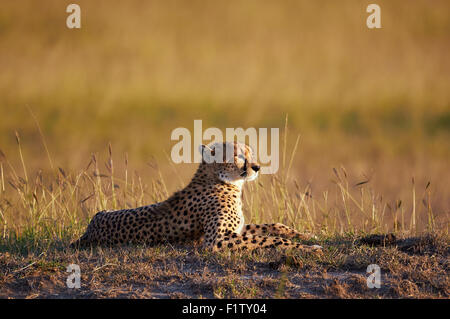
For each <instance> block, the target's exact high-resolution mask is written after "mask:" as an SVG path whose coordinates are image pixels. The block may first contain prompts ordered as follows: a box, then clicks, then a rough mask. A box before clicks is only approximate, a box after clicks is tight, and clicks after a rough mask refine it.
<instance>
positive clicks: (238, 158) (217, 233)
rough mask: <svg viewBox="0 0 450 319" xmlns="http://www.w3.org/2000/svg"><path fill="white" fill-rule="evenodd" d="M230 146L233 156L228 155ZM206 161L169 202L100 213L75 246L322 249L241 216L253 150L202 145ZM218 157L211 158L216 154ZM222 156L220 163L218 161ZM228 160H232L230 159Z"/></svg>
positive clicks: (254, 167)
mask: <svg viewBox="0 0 450 319" xmlns="http://www.w3.org/2000/svg"><path fill="white" fill-rule="evenodd" d="M227 147H230V148H231V152H232V154H233V155H234V156H231V158H227V157H226V152H225V151H223V152H222V153H221V150H226V148H227ZM200 151H201V152H202V156H203V161H202V163H201V164H200V165H199V167H198V169H197V172H196V173H195V175H194V177H193V178H192V180H191V182H190V183H189V184H188V185H187V186H186V187H185V188H184V189H183V190H181V191H178V192H176V193H174V194H173V195H172V196H171V197H169V198H168V199H167V200H166V201H164V202H160V203H156V204H153V205H148V206H143V207H139V208H134V209H124V210H119V211H108V212H107V211H102V212H99V213H97V214H96V215H95V216H94V218H93V219H92V221H91V222H90V224H89V225H88V227H87V230H86V232H85V234H84V235H83V236H82V237H81V238H80V239H79V240H78V241H76V242H75V243H74V244H73V246H75V247H79V246H86V245H118V244H128V243H145V244H148V245H154V244H159V243H166V242H169V243H175V242H186V241H191V240H196V239H200V238H202V237H203V245H204V246H205V247H208V248H212V249H213V250H216V251H217V250H223V249H231V250H235V249H249V250H250V249H255V248H269V247H280V248H295V249H301V250H304V251H308V252H320V249H321V247H320V246H305V245H302V244H300V243H295V242H292V241H291V240H289V239H288V238H296V237H297V238H302V239H304V238H305V236H304V235H302V234H301V233H299V232H297V231H296V230H294V229H291V228H289V227H287V226H285V225H283V224H279V223H277V224H262V225H256V224H247V225H245V223H244V216H243V214H242V201H241V196H242V187H243V183H244V182H245V181H248V180H253V179H255V178H256V177H257V176H258V171H259V165H258V164H257V162H256V160H255V159H254V156H253V153H252V150H251V149H250V148H249V147H248V146H247V145H245V144H241V143H229V142H227V143H223V144H218V143H216V144H213V145H211V146H204V145H202V147H201V150H200ZM213 156H215V159H214V160H213V161H211V160H212V157H213ZM220 159H222V161H221V160H220ZM227 159H228V161H227Z"/></svg>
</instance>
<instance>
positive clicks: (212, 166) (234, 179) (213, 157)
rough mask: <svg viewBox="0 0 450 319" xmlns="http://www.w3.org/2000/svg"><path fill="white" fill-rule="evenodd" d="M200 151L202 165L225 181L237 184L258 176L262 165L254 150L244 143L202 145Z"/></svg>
mask: <svg viewBox="0 0 450 319" xmlns="http://www.w3.org/2000/svg"><path fill="white" fill-rule="evenodd" d="M200 152H201V154H202V158H203V161H202V165H204V166H205V167H206V169H208V170H209V171H210V172H212V173H213V174H214V175H215V176H216V177H217V178H218V179H219V180H221V181H223V182H225V183H230V184H237V183H242V182H244V181H252V180H254V179H256V177H258V171H259V169H260V166H259V164H258V163H257V161H256V158H255V156H254V153H253V150H252V149H251V148H250V147H249V146H247V145H245V144H243V143H237V142H224V143H213V144H210V145H201V146H200Z"/></svg>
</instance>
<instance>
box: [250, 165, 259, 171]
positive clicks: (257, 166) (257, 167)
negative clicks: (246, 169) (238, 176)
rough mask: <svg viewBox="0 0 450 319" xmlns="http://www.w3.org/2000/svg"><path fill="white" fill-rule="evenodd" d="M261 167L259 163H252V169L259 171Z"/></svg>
mask: <svg viewBox="0 0 450 319" xmlns="http://www.w3.org/2000/svg"><path fill="white" fill-rule="evenodd" d="M259 168H260V166H259V165H252V170H254V171H255V172H257V171H259Z"/></svg>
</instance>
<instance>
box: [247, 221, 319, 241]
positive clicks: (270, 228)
mask: <svg viewBox="0 0 450 319" xmlns="http://www.w3.org/2000/svg"><path fill="white" fill-rule="evenodd" d="M241 235H242V236H248V235H261V236H267V235H274V236H279V237H284V238H299V239H302V240H309V239H312V238H313V237H314V236H313V235H308V234H302V233H300V232H298V231H296V230H295V229H292V228H290V227H288V226H286V225H284V224H281V223H276V224H247V225H245V226H244V228H243V230H242V233H241Z"/></svg>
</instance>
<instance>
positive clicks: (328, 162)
mask: <svg viewBox="0 0 450 319" xmlns="http://www.w3.org/2000/svg"><path fill="white" fill-rule="evenodd" d="M72 2H73V1H72ZM72 2H71V1H61V0H54V1H50V0H46V1H39V2H37V1H31V0H29V1H4V2H2V5H1V10H0V150H1V151H2V152H3V153H4V154H5V155H6V158H7V160H8V161H9V162H10V164H11V165H12V166H13V167H15V168H16V169H17V170H20V168H21V161H20V156H19V153H18V149H17V143H16V137H15V131H17V132H18V134H19V136H20V141H21V145H22V152H23V154H22V155H23V158H24V162H25V163H26V166H27V169H28V173H29V175H32V174H33V173H35V172H37V171H38V170H44V171H46V170H49V169H50V167H51V166H53V167H63V168H64V169H65V170H69V171H70V170H75V171H76V170H80V169H83V168H85V167H86V166H87V164H88V163H89V161H90V159H91V154H92V153H96V154H98V156H99V158H101V159H102V158H103V161H104V160H105V158H106V157H107V156H108V143H111V145H112V150H113V157H114V159H115V164H116V167H118V168H119V169H120V167H121V165H122V166H123V165H124V164H123V163H124V162H125V154H127V156H128V165H129V167H130V168H132V169H133V170H136V171H139V173H140V174H141V176H142V178H143V180H144V181H150V180H151V179H152V178H153V177H154V176H155V174H156V173H155V170H153V169H152V167H150V166H152V165H154V164H152V165H148V163H149V162H152V163H157V165H158V167H159V168H160V171H161V172H162V174H163V176H165V178H166V182H167V187H168V188H169V191H173V190H175V189H176V188H179V187H180V185H181V184H183V183H186V182H187V181H188V180H189V177H190V175H191V174H192V172H193V170H194V169H195V165H194V166H192V165H186V164H180V165H175V164H169V155H170V150H171V147H172V146H173V145H174V144H175V142H173V141H171V140H170V133H171V131H172V130H173V129H175V128H177V127H186V128H188V129H190V130H191V129H193V120H194V119H201V120H203V127H204V128H207V127H218V128H220V129H223V130H224V129H225V128H226V127H244V128H247V127H256V128H259V127H268V128H271V127H280V129H281V132H282V134H286V131H285V129H284V127H285V121H286V117H287V118H288V135H287V136H288V137H287V146H288V148H287V152H286V153H287V154H288V155H286V156H285V158H284V159H283V158H282V159H281V162H282V165H283V163H284V168H286V166H287V165H288V164H287V163H288V162H289V161H290V156H291V153H292V152H291V151H290V150H292V148H293V147H294V145H295V142H296V141H297V137H298V136H300V139H299V143H298V148H297V151H296V152H295V156H294V157H293V160H292V167H291V169H290V171H289V177H290V178H292V179H293V180H295V182H296V183H297V184H298V185H299V188H300V189H305V188H308V189H309V191H308V192H309V194H310V195H311V194H312V196H316V198H318V197H320V196H322V194H324V193H326V192H327V191H328V190H330V189H333V188H335V186H334V184H333V182H332V179H333V178H335V175H334V172H333V168H336V169H339V170H340V169H341V168H342V167H344V168H345V175H347V177H346V178H348V179H349V181H350V182H349V187H350V189H351V190H354V191H356V192H358V191H359V189H358V188H357V186H355V185H356V184H357V183H359V182H362V181H363V182H366V181H367V183H366V184H365V185H366V186H368V187H370V189H371V192H373V194H374V195H373V196H374V199H375V198H378V197H377V196H379V197H380V200H381V199H383V200H385V201H386V202H387V203H391V206H394V204H393V203H394V202H395V203H398V201H399V200H401V201H403V203H404V204H403V205H404V206H403V207H405V208H404V209H405V212H406V213H409V212H410V210H411V209H412V208H411V207H412V205H413V204H412V196H415V195H413V192H412V191H411V190H412V187H413V186H412V178H414V183H415V186H414V187H415V188H416V189H417V202H418V203H417V206H418V207H419V206H420V207H421V209H423V210H424V211H426V210H427V209H429V207H427V205H428V202H424V203H423V204H422V203H421V202H420V201H421V200H422V195H423V194H424V193H425V187H426V185H427V183H428V182H431V185H430V188H429V190H430V192H431V193H430V200H431V203H432V208H433V212H434V213H435V214H436V215H437V216H438V217H437V218H438V219H439V220H440V222H441V223H444V225H447V227H448V215H449V212H450V211H449V207H450V205H449V204H450V196H449V195H450V191H449V189H450V185H449V181H450V170H449V156H450V138H449V137H450V89H449V83H450V82H449V76H450V62H449V58H448V52H449V46H450V41H449V40H450V33H449V30H450V19H449V14H448V13H449V10H450V2H448V1H444V0H443V1H437V0H436V1H433V2H432V3H431V2H429V1H425V0H423V1H419V0H418V1H407V2H406V1H395V0H394V1H392V0H390V1H382V0H377V1H376V3H377V4H378V5H380V7H381V24H382V29H368V28H367V26H366V19H367V17H368V15H369V13H367V12H366V8H367V6H368V5H369V4H370V3H372V2H373V1H357V0H345V1H325V0H323V1H312V0H308V1H275V0H267V1H257V0H246V1H235V0H231V1H205V0H203V1H197V0H195V1H173V0H169V1H167V0H165V1H148V0H145V1H144V0H140V1H139V0H129V1H121V2H111V1H82V0H77V1H75V3H77V4H79V5H80V7H81V26H82V27H81V29H68V28H67V27H66V18H67V16H68V15H69V14H68V13H66V7H67V6H68V5H69V4H70V3H72ZM283 136H285V135H283ZM45 145H47V148H48V153H47V151H46V149H45ZM49 157H50V160H49ZM5 167H6V165H5ZM282 168H283V167H282ZM119 169H118V170H119ZM5 170H6V168H5ZM5 174H7V173H5ZM119 174H120V173H119ZM174 178H176V179H174ZM170 181H176V182H173V183H172V182H170ZM336 196H337V195H336ZM417 209H418V210H419V208H417ZM418 214H420V211H419V213H418ZM419 218H420V217H419ZM423 218H425V219H426V214H425V215H424V216H423Z"/></svg>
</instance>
